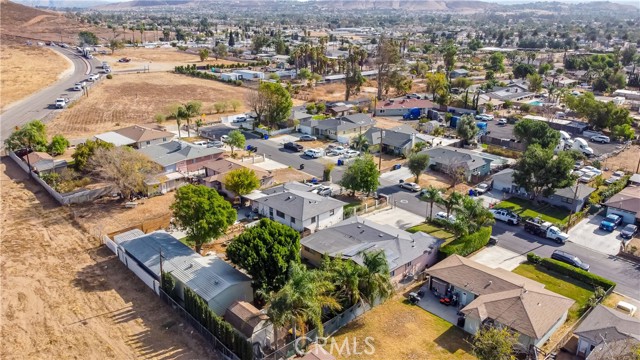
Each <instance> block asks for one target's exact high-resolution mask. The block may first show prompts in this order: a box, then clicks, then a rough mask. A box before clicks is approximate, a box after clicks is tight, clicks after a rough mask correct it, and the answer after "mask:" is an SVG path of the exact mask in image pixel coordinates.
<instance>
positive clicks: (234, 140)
mask: <svg viewBox="0 0 640 360" xmlns="http://www.w3.org/2000/svg"><path fill="white" fill-rule="evenodd" d="M228 136H229V139H227V145H229V147H230V148H231V154H232V155H233V150H234V149H235V148H238V149H242V148H244V145H245V143H246V139H245V137H244V134H243V133H242V132H241V131H240V130H231V131H230V132H229V135H228Z"/></svg>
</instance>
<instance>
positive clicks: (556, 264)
mask: <svg viewBox="0 0 640 360" xmlns="http://www.w3.org/2000/svg"><path fill="white" fill-rule="evenodd" d="M527 257H528V255H527ZM540 265H541V266H543V267H545V268H547V269H549V270H551V271H555V272H557V273H559V274H562V275H567V276H569V277H571V278H574V279H576V280H578V281H582V282H584V283H587V284H590V285H591V286H593V287H594V288H595V287H596V286H599V287H601V288H603V289H610V288H613V287H615V286H616V283H615V282H613V281H611V280H609V279H605V278H603V277H602V276H598V275H596V274H592V273H590V272H588V271H584V270H582V269H579V268H577V267H575V266H571V265H569V264H565V263H563V262H561V261H557V260H554V259H550V258H543V259H542V260H540Z"/></svg>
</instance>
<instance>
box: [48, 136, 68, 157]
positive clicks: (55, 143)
mask: <svg viewBox="0 0 640 360" xmlns="http://www.w3.org/2000/svg"><path fill="white" fill-rule="evenodd" d="M69 145H70V143H69V140H67V138H65V137H64V136H62V135H55V136H54V137H53V138H52V139H51V143H49V146H48V153H49V154H51V156H58V155H61V154H64V152H65V151H66V150H67V148H68V147H69Z"/></svg>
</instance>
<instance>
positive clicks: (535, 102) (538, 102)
mask: <svg viewBox="0 0 640 360" xmlns="http://www.w3.org/2000/svg"><path fill="white" fill-rule="evenodd" d="M529 105H533V106H542V105H544V103H543V102H542V101H538V100H533V101H530V102H529Z"/></svg>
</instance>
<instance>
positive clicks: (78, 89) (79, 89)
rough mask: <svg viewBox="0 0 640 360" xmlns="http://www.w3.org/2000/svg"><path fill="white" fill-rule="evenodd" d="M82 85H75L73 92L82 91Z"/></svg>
mask: <svg viewBox="0 0 640 360" xmlns="http://www.w3.org/2000/svg"><path fill="white" fill-rule="evenodd" d="M82 88H83V86H82V83H75V85H73V90H74V91H82Z"/></svg>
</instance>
